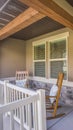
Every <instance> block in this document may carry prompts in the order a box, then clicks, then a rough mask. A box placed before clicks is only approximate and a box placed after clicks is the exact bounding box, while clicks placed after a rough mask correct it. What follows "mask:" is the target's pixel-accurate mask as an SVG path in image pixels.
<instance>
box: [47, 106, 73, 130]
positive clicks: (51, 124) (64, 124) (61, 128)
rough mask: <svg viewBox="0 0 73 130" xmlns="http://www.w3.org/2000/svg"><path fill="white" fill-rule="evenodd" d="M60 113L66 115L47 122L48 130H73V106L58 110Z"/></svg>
mask: <svg viewBox="0 0 73 130" xmlns="http://www.w3.org/2000/svg"><path fill="white" fill-rule="evenodd" d="M58 113H60V114H61V113H65V115H64V116H62V117H60V118H55V119H52V120H47V130H69V129H70V130H73V106H63V107H61V108H59V109H58ZM47 116H48V113H47Z"/></svg>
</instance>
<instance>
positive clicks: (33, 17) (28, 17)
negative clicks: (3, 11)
mask: <svg viewBox="0 0 73 130" xmlns="http://www.w3.org/2000/svg"><path fill="white" fill-rule="evenodd" d="M43 17H45V16H44V15H43V14H40V13H39V12H38V11H36V10H35V9H33V8H31V7H30V8H28V9H27V10H26V11H24V12H23V13H22V14H20V15H19V16H18V17H16V18H15V19H14V20H12V21H11V22H10V23H8V24H7V25H6V26H5V27H3V28H2V29H1V30H0V40H3V39H5V38H7V37H8V36H10V35H12V34H14V33H16V32H17V31H19V30H21V29H23V28H25V27H27V26H29V25H31V24H32V23H34V22H36V21H38V20H40V19H42V18H43Z"/></svg>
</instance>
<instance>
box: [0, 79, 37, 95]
mask: <svg viewBox="0 0 73 130" xmlns="http://www.w3.org/2000/svg"><path fill="white" fill-rule="evenodd" d="M5 82H6V81H0V84H1V85H4V83H5ZM6 86H7V87H8V88H11V89H14V90H17V91H20V92H22V93H24V94H28V95H31V96H33V95H36V94H37V92H36V91H34V90H31V89H27V88H21V87H18V86H17V85H14V84H11V83H6Z"/></svg>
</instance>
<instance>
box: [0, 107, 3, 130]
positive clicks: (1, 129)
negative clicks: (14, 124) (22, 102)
mask: <svg viewBox="0 0 73 130" xmlns="http://www.w3.org/2000/svg"><path fill="white" fill-rule="evenodd" d="M0 106H1V105H0ZM0 130H3V114H0Z"/></svg>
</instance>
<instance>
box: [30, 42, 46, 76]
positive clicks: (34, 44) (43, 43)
mask: <svg viewBox="0 0 73 130" xmlns="http://www.w3.org/2000/svg"><path fill="white" fill-rule="evenodd" d="M39 45H45V59H41V60H35V59H34V47H35V46H39ZM32 46H33V49H32V51H33V76H35V67H34V64H35V63H36V62H44V63H45V77H46V42H44V41H42V42H38V41H37V42H34V43H33V45H32ZM35 77H40V76H35ZM45 77H44V78H45ZM42 78H43V77H42Z"/></svg>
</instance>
